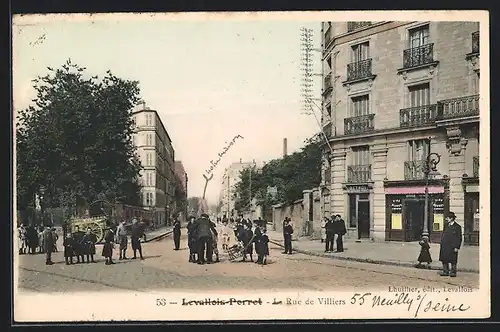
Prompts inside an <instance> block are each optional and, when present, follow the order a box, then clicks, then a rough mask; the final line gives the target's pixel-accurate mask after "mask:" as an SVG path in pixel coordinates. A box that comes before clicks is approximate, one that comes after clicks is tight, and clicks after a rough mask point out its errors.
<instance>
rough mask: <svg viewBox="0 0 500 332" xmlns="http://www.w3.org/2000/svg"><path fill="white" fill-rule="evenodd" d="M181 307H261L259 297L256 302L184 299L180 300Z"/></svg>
mask: <svg viewBox="0 0 500 332" xmlns="http://www.w3.org/2000/svg"><path fill="white" fill-rule="evenodd" d="M182 305H216V306H217V305H262V299H261V298H260V297H259V298H258V299H257V300H249V299H245V300H240V299H236V298H234V297H232V298H230V299H229V300H221V299H219V298H217V299H211V298H206V299H204V300H188V299H186V298H183V299H182Z"/></svg>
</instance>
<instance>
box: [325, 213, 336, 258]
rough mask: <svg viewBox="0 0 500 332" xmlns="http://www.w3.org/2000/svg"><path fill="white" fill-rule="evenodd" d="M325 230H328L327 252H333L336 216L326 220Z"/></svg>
mask: <svg viewBox="0 0 500 332" xmlns="http://www.w3.org/2000/svg"><path fill="white" fill-rule="evenodd" d="M325 219H326V223H325V230H326V244H325V252H333V240H335V224H334V222H333V220H334V219H335V216H332V217H331V219H328V218H326V217H325Z"/></svg>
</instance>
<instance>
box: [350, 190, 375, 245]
mask: <svg viewBox="0 0 500 332" xmlns="http://www.w3.org/2000/svg"><path fill="white" fill-rule="evenodd" d="M349 210H350V211H349V218H350V220H349V226H350V227H356V228H357V231H358V239H366V238H369V237H370V200H369V194H350V195H349Z"/></svg>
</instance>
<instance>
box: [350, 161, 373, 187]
mask: <svg viewBox="0 0 500 332" xmlns="http://www.w3.org/2000/svg"><path fill="white" fill-rule="evenodd" d="M371 178H372V166H371V165H353V166H347V182H350V183H362V182H369V181H371Z"/></svg>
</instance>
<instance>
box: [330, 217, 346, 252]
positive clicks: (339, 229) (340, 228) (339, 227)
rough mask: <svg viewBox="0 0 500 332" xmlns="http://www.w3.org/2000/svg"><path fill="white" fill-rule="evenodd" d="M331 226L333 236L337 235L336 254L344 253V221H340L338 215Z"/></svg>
mask: <svg viewBox="0 0 500 332" xmlns="http://www.w3.org/2000/svg"><path fill="white" fill-rule="evenodd" d="M333 224H334V225H335V234H337V252H344V241H343V237H344V235H345V234H346V233H347V229H346V227H345V222H344V219H342V217H341V216H340V214H337V215H336V216H335V222H334V223H333Z"/></svg>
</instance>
